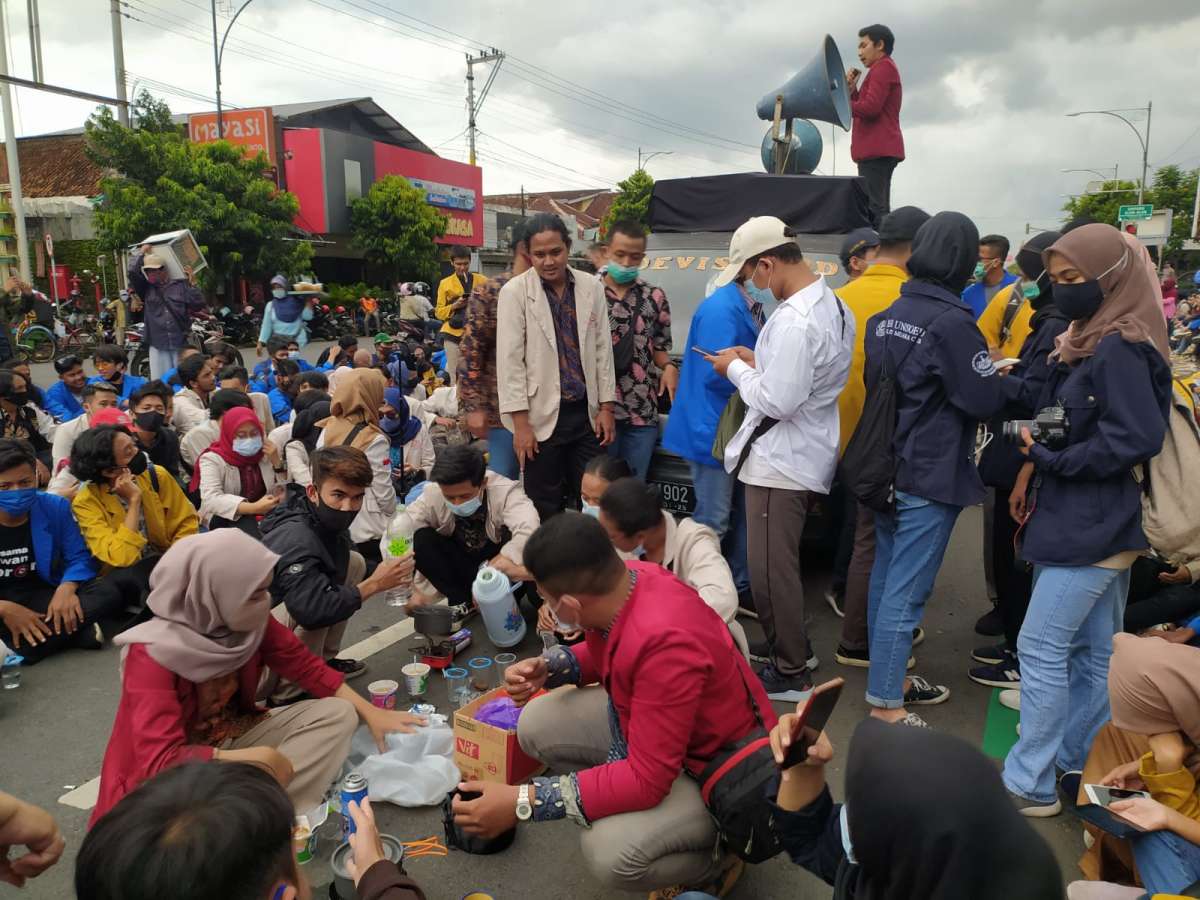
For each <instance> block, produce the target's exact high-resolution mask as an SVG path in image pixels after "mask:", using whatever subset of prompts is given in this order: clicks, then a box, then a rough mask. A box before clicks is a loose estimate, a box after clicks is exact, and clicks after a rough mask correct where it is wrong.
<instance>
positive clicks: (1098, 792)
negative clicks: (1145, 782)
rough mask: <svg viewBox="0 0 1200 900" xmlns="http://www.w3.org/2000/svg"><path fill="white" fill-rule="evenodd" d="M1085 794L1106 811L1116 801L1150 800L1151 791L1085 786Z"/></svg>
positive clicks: (1102, 785)
mask: <svg viewBox="0 0 1200 900" xmlns="http://www.w3.org/2000/svg"><path fill="white" fill-rule="evenodd" d="M1083 792H1084V793H1085V794H1087V797H1088V799H1089V800H1091V801H1092V802H1093V803H1095V804H1096V805H1097V806H1103V807H1104V808H1105V809H1108V805H1109V804H1110V803H1112V802H1113V801H1114V800H1129V799H1131V798H1133V797H1145V798H1146V799H1147V800H1149V799H1150V792H1149V791H1131V790H1128V789H1127V788H1117V787H1108V786H1107V785H1104V784H1085V785H1084V786H1083Z"/></svg>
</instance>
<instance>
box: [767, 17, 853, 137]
mask: <svg viewBox="0 0 1200 900" xmlns="http://www.w3.org/2000/svg"><path fill="white" fill-rule="evenodd" d="M779 98H782V106H781V109H780V111H779V118H780V119H816V120H817V121H819V122H832V123H833V124H834V125H840V126H841V127H842V128H843V129H845V130H846V131H849V130H850V90H849V88H847V87H846V69H845V67H844V66H843V65H842V55H841V54H840V53H838V48H837V44H836V43H835V42H834V40H833V38H832V37H831V36H830V35H828V34H827V35H825V41H824V42H823V44H822V46H821V49H820V50H819V51H818V52H817V55H816V56H814V57H813V58H812V60H811V61H810V62H809V64H808V65H807V66H805V67H804V68H803V69H801V70H800V71H799V72H797V73H796V74H795V75H793V76H792V77H791V78H790V79H788V80H787V82H785V83H784V84H783V85H782V86H781V87H780V88H779V89H778V90H775V91H771V92H770V93H769V94H765V95H763V98H762V99H761V100H759V101H758V106H757V107H756V108H755V109H756V111H757V113H758V117H759V118H760V119H766V120H767V121H768V122H770V121H773V120H774V118H775V115H776V112H775V106H776V101H777V100H778V99H779Z"/></svg>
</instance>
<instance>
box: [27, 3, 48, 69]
mask: <svg viewBox="0 0 1200 900" xmlns="http://www.w3.org/2000/svg"><path fill="white" fill-rule="evenodd" d="M25 11H26V13H27V16H28V19H29V58H30V59H31V60H32V61H33V80H34V81H45V80H46V70H45V69H44V68H43V66H42V21H41V17H40V16H39V14H38V0H25Z"/></svg>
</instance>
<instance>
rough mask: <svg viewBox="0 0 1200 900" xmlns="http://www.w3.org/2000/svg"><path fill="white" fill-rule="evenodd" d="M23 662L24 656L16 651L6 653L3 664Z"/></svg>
mask: <svg viewBox="0 0 1200 900" xmlns="http://www.w3.org/2000/svg"><path fill="white" fill-rule="evenodd" d="M23 662H25V657H23V656H20V655H18V654H16V653H10V654H8V656H6V657H4V663H3V664H4V665H6V666H19V665H21V663H23Z"/></svg>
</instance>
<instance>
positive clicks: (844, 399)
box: [834, 264, 908, 454]
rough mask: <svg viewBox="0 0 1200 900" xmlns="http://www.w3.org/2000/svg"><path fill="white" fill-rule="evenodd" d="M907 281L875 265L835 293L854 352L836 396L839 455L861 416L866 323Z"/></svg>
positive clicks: (898, 272) (900, 272)
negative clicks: (849, 318)
mask: <svg viewBox="0 0 1200 900" xmlns="http://www.w3.org/2000/svg"><path fill="white" fill-rule="evenodd" d="M906 281H908V273H907V272H906V271H904V270H903V269H901V268H900V267H898V266H890V265H884V264H880V265H874V266H871V267H870V268H869V269H867V271H865V272H863V274H862V275H860V276H859V277H858V278H856V279H855V280H854V281H851V282H850V283H849V284H844V285H842V286H841V287H840V288H838V289H837V290H836V291H835V292H834V293H836V294H837V295H838V297H840V298H841V301H842V302H843V303H845V304H846V307H847V308H848V309H849V310H850V312H851V313H852V314H853V315H854V352H853V353H852V354H851V356H850V375H849V377H847V378H846V386H845V387H844V388H842V393H841V395H840V396H839V397H838V421H839V423H840V426H841V440H840V441H839V442H838V453H839V454H840V453H841V452H842V451H844V450H845V449H846V444H848V443H849V442H850V436H851V435H852V434H854V429H855V428H857V427H858V420H859V418H861V417H862V410H863V403H864V401H865V400H866V398H867V388H866V385H865V384H864V383H863V368H864V367H865V366H866V362H867V353H866V350H865V349H864V344H863V342H864V341H865V340H866V335H867V320H868V319H870V318H871V316H873V315H875V314H876V313H881V312H883V311H884V310H885V309H887V308H888V307H889V306H891V305H892V304H893V303H894V302H895V301H896V298H897V297H899V296H900V285H902V284H904V282H906Z"/></svg>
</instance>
